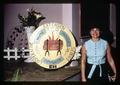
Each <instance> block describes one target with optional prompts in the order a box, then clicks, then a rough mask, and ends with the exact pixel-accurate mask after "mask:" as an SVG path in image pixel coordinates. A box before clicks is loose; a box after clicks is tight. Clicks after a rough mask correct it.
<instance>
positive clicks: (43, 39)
mask: <svg viewBox="0 0 120 85" xmlns="http://www.w3.org/2000/svg"><path fill="white" fill-rule="evenodd" d="M29 43H30V54H31V56H33V59H34V61H35V62H36V63H37V64H39V65H40V66H42V67H44V68H47V69H58V68H60V67H62V66H64V65H65V64H67V63H68V62H69V61H70V60H71V58H72V57H73V55H74V53H75V48H76V45H75V40H74V37H73V35H72V33H71V32H70V30H69V29H68V28H67V27H66V26H64V25H62V24H58V23H47V24H44V25H41V26H39V27H38V28H37V29H36V30H35V31H34V32H33V34H32V35H31V37H30V41H29Z"/></svg>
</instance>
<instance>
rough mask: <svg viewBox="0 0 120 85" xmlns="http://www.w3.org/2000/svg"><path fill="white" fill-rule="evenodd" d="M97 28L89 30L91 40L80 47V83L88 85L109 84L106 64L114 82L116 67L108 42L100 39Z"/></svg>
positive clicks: (99, 32) (99, 31)
mask: <svg viewBox="0 0 120 85" xmlns="http://www.w3.org/2000/svg"><path fill="white" fill-rule="evenodd" d="M100 34H101V30H100V28H98V27H91V28H90V36H91V38H90V39H89V40H88V41H86V42H85V43H84V44H83V46H82V58H81V81H82V82H88V84H90V85H104V84H107V83H108V82H109V79H108V69H107V65H106V64H107V63H108V64H109V66H110V67H111V69H112V71H113V73H114V74H113V75H112V76H111V77H110V78H111V79H112V81H115V80H116V66H115V63H114V60H113V58H112V55H111V49H110V46H109V44H108V42H107V41H106V40H104V39H102V38H100Z"/></svg>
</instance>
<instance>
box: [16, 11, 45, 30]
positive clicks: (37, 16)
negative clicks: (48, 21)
mask: <svg viewBox="0 0 120 85" xmlns="http://www.w3.org/2000/svg"><path fill="white" fill-rule="evenodd" d="M27 12H28V16H27V17H24V16H22V15H21V14H18V18H19V20H20V22H21V23H22V25H23V26H35V27H36V28H37V27H38V26H39V23H40V22H41V20H43V19H45V17H44V16H43V15H42V13H40V12H37V11H35V10H34V9H31V10H29V9H28V10H27Z"/></svg>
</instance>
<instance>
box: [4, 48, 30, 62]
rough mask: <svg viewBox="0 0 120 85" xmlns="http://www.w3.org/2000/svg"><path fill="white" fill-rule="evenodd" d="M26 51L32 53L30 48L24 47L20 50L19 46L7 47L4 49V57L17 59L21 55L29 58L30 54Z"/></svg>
mask: <svg viewBox="0 0 120 85" xmlns="http://www.w3.org/2000/svg"><path fill="white" fill-rule="evenodd" d="M26 52H27V53H28V54H30V53H29V49H24V48H22V49H20V50H18V49H17V48H14V49H10V48H7V49H4V58H6V59H7V60H10V59H15V60H17V59H19V58H20V57H22V58H29V57H30V56H29V55H25V53H26ZM12 53H13V54H14V55H13V54H12Z"/></svg>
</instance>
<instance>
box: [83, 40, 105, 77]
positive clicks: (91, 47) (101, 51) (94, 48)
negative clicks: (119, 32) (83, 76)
mask: <svg viewBox="0 0 120 85" xmlns="http://www.w3.org/2000/svg"><path fill="white" fill-rule="evenodd" d="M84 46H85V48H86V55H87V63H89V64H93V66H92V68H91V71H90V73H89V75H88V78H91V77H92V74H93V72H94V70H95V68H96V65H99V66H100V76H102V75H101V74H102V72H101V71H102V68H101V65H100V64H104V63H105V61H106V57H105V55H106V50H107V41H105V40H103V39H100V40H99V41H96V42H95V41H93V40H91V39H90V40H88V41H86V42H85V44H84Z"/></svg>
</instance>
